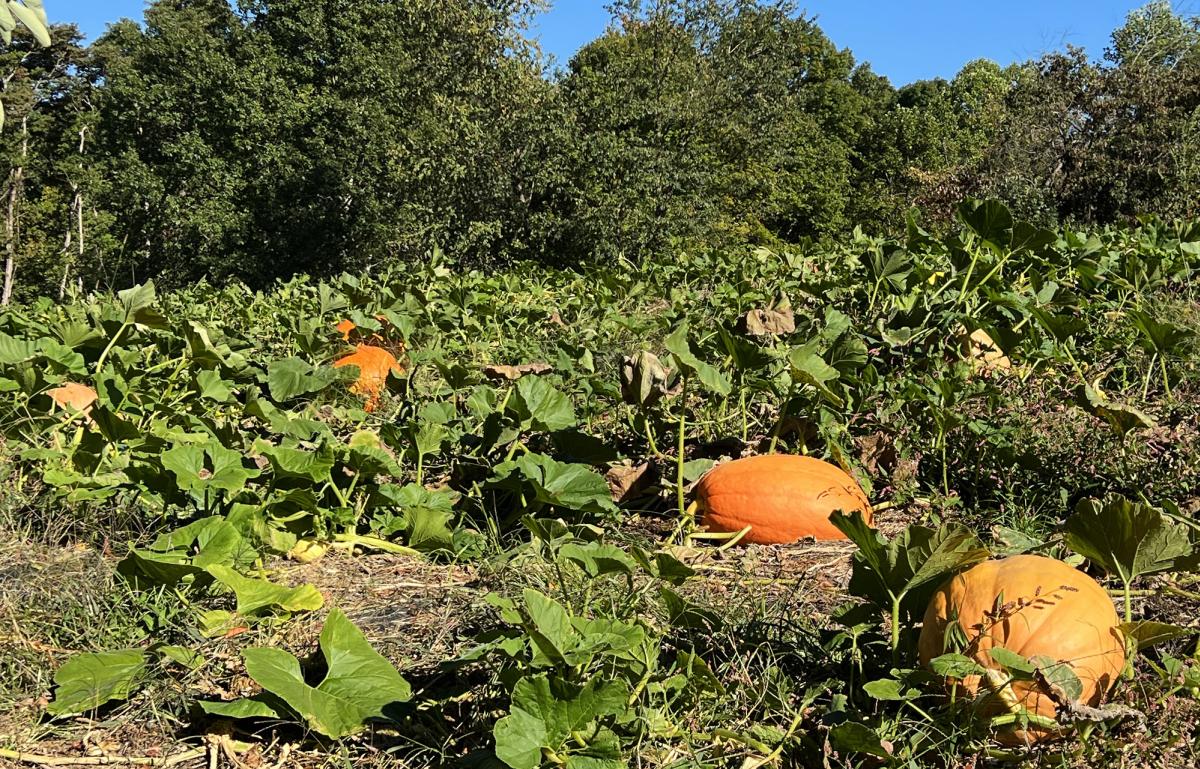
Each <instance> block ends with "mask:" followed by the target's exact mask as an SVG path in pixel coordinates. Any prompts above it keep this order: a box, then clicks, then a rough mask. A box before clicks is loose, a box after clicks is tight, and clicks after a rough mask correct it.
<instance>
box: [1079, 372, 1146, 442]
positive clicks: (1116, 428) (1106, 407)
mask: <svg viewBox="0 0 1200 769" xmlns="http://www.w3.org/2000/svg"><path fill="white" fill-rule="evenodd" d="M1076 402H1077V403H1078V404H1079V405H1080V406H1081V407H1082V408H1083V410H1084V411H1087V412H1088V413H1089V414H1091V415H1092V416H1094V417H1098V418H1099V419H1102V420H1104V421H1105V422H1107V423H1108V426H1109V427H1111V428H1112V430H1113V432H1114V433H1116V434H1117V435H1119V436H1121V437H1125V435H1126V434H1127V433H1129V432H1130V431H1131V430H1142V429H1146V428H1150V427H1154V424H1155V423H1154V420H1153V419H1151V418H1150V417H1149V416H1147V415H1146V414H1144V413H1142V412H1141V411H1139V410H1138V409H1136V408H1134V407H1133V406H1130V405H1128V404H1124V403H1117V402H1116V401H1112V400H1109V398H1108V396H1107V395H1105V394H1104V393H1103V392H1101V391H1100V388H1099V385H1098V384H1097V385H1095V386H1093V385H1089V384H1084V385H1083V386H1082V390H1081V391H1080V393H1079V396H1078V397H1077V398H1076Z"/></svg>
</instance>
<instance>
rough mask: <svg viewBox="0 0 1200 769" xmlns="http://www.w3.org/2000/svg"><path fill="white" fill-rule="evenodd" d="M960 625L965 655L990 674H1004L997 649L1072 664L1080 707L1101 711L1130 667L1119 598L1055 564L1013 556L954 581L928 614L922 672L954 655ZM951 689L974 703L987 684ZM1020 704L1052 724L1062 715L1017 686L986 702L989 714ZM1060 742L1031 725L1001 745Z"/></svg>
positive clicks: (1037, 691) (975, 679) (1040, 695)
mask: <svg viewBox="0 0 1200 769" xmlns="http://www.w3.org/2000/svg"><path fill="white" fill-rule="evenodd" d="M998 604H1000V605H999V608H998V609H997V606H998ZM954 618H957V622H958V626H959V629H961V630H962V631H963V633H964V634H965V636H966V640H967V646H966V647H965V648H964V649H963V650H962V653H963V654H965V655H966V656H968V657H971V658H972V659H974V660H975V661H976V662H978V663H979V664H980V665H982V666H983V667H985V668H988V669H991V670H998V669H999V668H1000V666H999V665H998V664H997V663H996V662H995V661H994V660H992V658H991V655H990V654H989V650H990V649H992V648H993V647H996V646H1003V647H1004V648H1005V649H1008V650H1009V651H1013V652H1016V653H1017V654H1020V655H1022V656H1023V657H1026V658H1032V657H1036V656H1039V655H1044V656H1046V657H1049V658H1050V659H1051V660H1053V661H1054V662H1055V663H1059V662H1063V663H1066V664H1068V665H1070V667H1071V669H1072V670H1073V671H1074V672H1075V675H1076V676H1078V677H1079V681H1080V683H1082V684H1083V694H1082V696H1081V697H1080V702H1081V703H1082V704H1085V705H1090V706H1092V707H1095V706H1098V705H1099V704H1100V702H1101V700H1102V699H1103V698H1104V695H1105V694H1106V693H1107V691H1108V690H1109V688H1110V687H1111V686H1112V685H1113V684H1114V683H1115V682H1116V681H1117V678H1118V677H1119V676H1120V674H1121V671H1122V670H1123V669H1124V667H1125V643H1124V640H1123V638H1122V635H1121V632H1120V630H1119V629H1118V626H1119V625H1120V624H1121V620H1120V619H1119V618H1118V617H1117V611H1116V609H1115V608H1114V606H1113V602H1112V599H1111V598H1109V596H1108V593H1107V592H1106V591H1105V590H1104V588H1102V587H1101V586H1100V585H1098V584H1097V583H1096V581H1095V580H1094V579H1092V578H1091V577H1089V576H1088V575H1086V574H1084V573H1083V572H1081V571H1079V570H1078V569H1075V568H1072V567H1071V566H1069V565H1067V564H1065V563H1063V562H1062V561H1059V560H1056V559H1054V558H1046V557H1044V556H1040V555H1014V556H1011V557H1009V558H1004V559H1001V560H996V561H985V562H983V563H980V564H976V565H975V566H972V567H971V568H969V569H967V570H966V571H964V572H962V573H961V574H958V575H956V576H954V577H952V578H951V579H950V580H948V581H947V582H946V584H944V585H942V586H941V587H940V588H939V589H938V591H937V592H936V593H935V594H934V596H933V600H931V601H930V603H929V608H928V609H927V610H926V612H925V620H924V624H923V626H922V628H921V636H920V639H919V641H918V650H919V654H920V659H921V664H922V665H928V664H929V661H930V660H932V659H933V658H934V657H938V656H941V655H942V654H944V653H946V652H947V651H952V650H953V649H947V648H946V637H947V633H946V631H947V628H948V626H949V625H950V623H951V622H952V621H953V619H954ZM949 683H950V685H951V686H960V687H961V689H962V690H964V691H965V692H966V693H967V694H969V695H972V696H973V695H975V694H976V693H977V692H978V691H979V690H980V687H981V685H982V686H984V687H985V689H986V688H988V685H987V684H985V683H983V682H982V681H981V677H980V676H968V677H966V678H964V679H962V680H961V681H950V682H949ZM1006 696H1007V697H1008V698H1009V699H1008V702H1006V701H1005V699H1004V697H1006ZM1017 704H1019V705H1020V706H1021V707H1024V708H1025V709H1027V710H1028V711H1029V712H1030V713H1035V714H1037V715H1040V716H1045V717H1047V718H1054V716H1055V713H1056V712H1057V705H1056V703H1055V701H1054V699H1053V698H1052V697H1051V695H1050V692H1049V690H1048V689H1046V688H1045V687H1044V686H1043V685H1042V684H1040V683H1039V682H1035V681H1013V682H1012V683H1011V691H1010V692H1005V693H1004V694H1001V695H1000V696H996V695H993V696H992V697H991V698H990V699H989V700H988V701H985V703H984V704H983V713H984V715H986V716H994V715H1000V714H1003V713H1005V712H1008V711H1010V710H1013V709H1014V708H1013V706H1014V705H1017ZM1057 736H1059V734H1058V732H1057V731H1056V730H1053V729H1048V728H1045V727H1041V726H1038V725H1035V724H1029V725H1028V727H1026V728H1021V727H1020V726H1016V727H1013V728H1011V729H1008V730H1006V731H1004V732H1001V733H1000V734H998V735H997V738H998V739H999V740H1000V741H1001V742H1004V743H1007V744H1010V745H1023V744H1029V743H1032V742H1038V741H1041V740H1046V739H1052V738H1054V737H1057Z"/></svg>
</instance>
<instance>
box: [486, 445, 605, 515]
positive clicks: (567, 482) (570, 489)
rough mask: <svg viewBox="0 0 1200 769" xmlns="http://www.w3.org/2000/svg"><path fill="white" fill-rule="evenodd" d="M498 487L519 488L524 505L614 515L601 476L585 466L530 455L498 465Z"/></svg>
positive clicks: (496, 479)
mask: <svg viewBox="0 0 1200 769" xmlns="http://www.w3.org/2000/svg"><path fill="white" fill-rule="evenodd" d="M492 483H493V484H494V485H497V486H507V487H510V488H511V487H513V486H517V487H520V488H521V490H522V492H523V493H525V498H526V501H527V502H535V503H537V504H540V505H550V506H552V507H556V508H562V509H565V510H574V511H577V512H581V513H590V514H593V515H615V514H616V513H617V506H616V505H615V504H613V501H612V495H611V493H610V492H609V489H608V483H607V482H606V481H605V480H604V476H603V475H600V474H599V473H597V472H596V471H595V470H593V469H592V468H590V467H588V466H587V465H580V464H572V463H566V462H559V461H557V460H555V459H552V458H550V457H548V456H545V455H543V454H534V453H532V452H530V453H526V454H522V455H521V456H520V457H518V458H517V459H515V460H513V461H510V462H504V463H503V464H500V465H497V466H496V468H495V471H494V480H493V481H492Z"/></svg>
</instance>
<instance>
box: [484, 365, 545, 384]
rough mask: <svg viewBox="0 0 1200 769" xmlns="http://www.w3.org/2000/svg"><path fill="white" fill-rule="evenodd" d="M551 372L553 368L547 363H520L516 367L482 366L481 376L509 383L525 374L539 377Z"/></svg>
mask: <svg viewBox="0 0 1200 769" xmlns="http://www.w3.org/2000/svg"><path fill="white" fill-rule="evenodd" d="M553 370H554V367H553V366H551V365H550V364H549V363H522V364H520V365H518V366H484V367H483V375H484V376H486V377H487V378H488V379H495V380H497V381H504V380H508V381H510V382H511V381H515V380H517V379H520V378H521V377H523V376H525V375H526V374H532V375H534V376H540V375H541V374H548V373H550V372H551V371H553Z"/></svg>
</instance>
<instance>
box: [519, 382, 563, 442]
mask: <svg viewBox="0 0 1200 769" xmlns="http://www.w3.org/2000/svg"><path fill="white" fill-rule="evenodd" d="M508 407H509V409H510V410H511V411H512V412H513V414H514V415H515V416H516V417H517V419H518V420H519V421H520V423H521V429H523V430H538V431H541V432H554V431H555V430H565V429H566V428H568V427H574V426H575V408H574V407H573V406H572V405H571V399H570V398H568V397H567V396H566V395H565V394H563V393H562V392H560V391H558V390H557V389H555V388H554V385H552V384H550V383H549V382H547V381H546V380H545V379H543V378H542V377H536V376H527V377H522V378H521V379H518V380H517V384H516V391H515V392H514V393H513V395H512V397H511V398H510V399H509V404H508Z"/></svg>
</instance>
